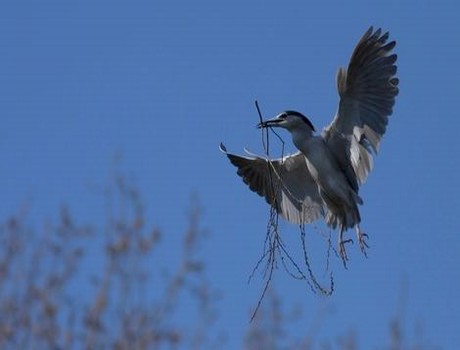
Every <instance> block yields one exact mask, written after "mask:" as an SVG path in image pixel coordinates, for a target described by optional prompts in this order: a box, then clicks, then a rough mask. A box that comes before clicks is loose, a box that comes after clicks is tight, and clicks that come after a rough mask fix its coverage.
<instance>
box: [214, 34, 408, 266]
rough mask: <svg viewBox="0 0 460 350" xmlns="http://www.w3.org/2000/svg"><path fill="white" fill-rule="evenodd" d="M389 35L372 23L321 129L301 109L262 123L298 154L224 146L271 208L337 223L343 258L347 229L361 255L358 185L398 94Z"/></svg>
mask: <svg viewBox="0 0 460 350" xmlns="http://www.w3.org/2000/svg"><path fill="white" fill-rule="evenodd" d="M388 39H389V33H388V32H387V33H384V34H382V30H381V29H378V30H375V31H374V30H373V28H372V27H370V28H369V29H368V30H367V31H366V33H365V34H364V35H363V36H362V38H361V39H360V40H359V42H358V44H357V45H356V47H355V49H354V51H353V54H352V55H351V59H350V62H349V64H348V68H347V69H344V68H340V69H339V70H338V72H337V90H338V93H339V96H340V101H339V106H338V110H337V113H336V115H335V117H334V119H333V120H332V122H331V124H330V125H329V126H327V127H325V128H324V130H323V131H322V133H320V134H315V127H314V126H313V124H312V122H311V121H310V120H309V119H308V118H307V117H306V116H305V115H303V114H302V113H300V112H297V111H293V110H286V111H284V112H282V113H279V114H278V115H277V116H276V117H275V118H273V119H270V120H267V121H263V122H261V123H260V124H259V125H258V127H259V128H274V127H278V128H284V129H286V130H287V131H289V132H290V133H291V136H292V142H293V143H294V145H295V147H296V148H297V149H298V152H296V153H294V154H291V155H287V156H285V157H282V158H279V159H272V160H269V159H266V158H263V157H258V156H255V155H252V154H248V155H247V156H239V155H235V154H231V153H228V152H227V150H226V148H225V146H224V145H223V144H221V146H220V148H221V150H222V151H223V152H224V153H225V154H226V155H227V157H228V158H229V160H230V162H231V163H232V164H233V165H234V166H236V167H237V168H238V171H237V174H238V175H239V176H241V177H242V178H243V181H244V182H245V183H246V184H247V185H248V186H249V188H250V189H251V190H252V191H254V192H256V193H257V194H259V195H260V196H262V197H265V199H266V201H267V202H268V203H269V204H270V205H271V206H273V207H274V208H275V209H276V211H277V212H278V213H279V214H280V215H281V216H282V217H284V218H285V219H286V220H288V221H289V222H291V223H294V224H299V225H303V224H307V223H311V222H313V221H315V220H318V219H320V218H323V219H324V220H325V222H326V224H327V225H328V226H329V227H331V228H332V229H337V228H338V229H339V235H338V251H339V254H340V256H341V258H342V260H343V262H344V263H345V262H346V261H347V260H348V257H347V252H346V250H345V244H346V243H349V242H352V240H351V239H344V232H345V231H346V230H347V229H352V228H354V229H355V230H356V234H357V240H358V242H359V245H360V248H361V251H362V252H363V253H364V254H366V250H365V249H366V248H368V245H367V242H366V239H367V238H368V236H367V234H366V233H364V232H363V231H362V230H361V228H360V223H361V216H360V213H359V207H358V206H359V205H362V204H363V200H362V199H361V197H360V196H359V193H358V192H359V187H360V186H361V185H362V184H363V183H364V182H365V181H366V179H367V176H368V174H369V172H370V171H371V169H372V165H373V159H372V156H373V154H376V153H377V151H378V149H379V145H380V141H381V139H382V136H383V134H384V133H385V131H386V127H387V124H388V118H389V116H390V115H391V114H392V112H393V106H394V104H395V97H396V95H397V94H398V91H399V90H398V83H399V79H398V78H397V77H396V72H397V67H396V65H395V63H396V59H397V56H396V54H394V53H391V52H392V50H393V48H394V47H395V45H396V42H395V41H390V42H388Z"/></svg>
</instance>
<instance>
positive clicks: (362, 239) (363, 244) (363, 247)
mask: <svg viewBox="0 0 460 350" xmlns="http://www.w3.org/2000/svg"><path fill="white" fill-rule="evenodd" d="M357 236H358V242H359V247H360V248H361V252H362V253H363V254H364V256H365V257H366V258H367V252H366V248H369V245H368V244H367V242H366V239H368V238H369V235H368V234H367V233H364V232H362V231H361V230H359V231H358V232H357Z"/></svg>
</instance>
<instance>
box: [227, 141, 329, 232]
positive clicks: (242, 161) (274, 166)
mask: <svg viewBox="0 0 460 350" xmlns="http://www.w3.org/2000/svg"><path fill="white" fill-rule="evenodd" d="M220 149H221V151H222V152H224V153H225V154H226V155H227V157H228V159H229V160H230V162H231V163H232V164H233V165H234V166H236V167H237V168H238V170H237V174H238V175H239V176H241V178H242V179H243V181H244V183H246V184H247V185H248V186H249V188H250V189H251V190H252V191H254V192H256V193H257V194H258V195H259V196H262V197H264V198H265V200H266V201H267V202H268V203H269V204H270V205H272V206H273V207H274V208H275V209H276V210H277V212H278V213H279V214H280V215H281V216H283V217H284V218H285V219H286V220H288V221H290V222H292V223H295V224H303V223H310V222H312V221H314V220H316V219H319V218H320V217H321V216H322V215H323V214H324V208H323V201H322V199H321V197H320V195H319V193H318V186H317V185H316V183H315V181H314V180H313V178H312V177H311V175H310V172H309V171H308V168H307V165H306V162H305V157H304V156H303V155H302V154H301V153H300V152H297V153H295V154H292V155H289V156H286V157H284V158H280V159H274V160H271V161H269V160H267V159H264V158H261V157H257V156H239V155H235V154H231V153H228V152H227V150H226V148H225V146H223V145H221V146H220Z"/></svg>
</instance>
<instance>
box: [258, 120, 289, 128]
mask: <svg viewBox="0 0 460 350" xmlns="http://www.w3.org/2000/svg"><path fill="white" fill-rule="evenodd" d="M282 121H283V120H282V119H279V118H273V119H269V120H266V121H264V122H262V123H259V124H257V128H259V129H260V128H268V127H277V126H279V123H281V122H282Z"/></svg>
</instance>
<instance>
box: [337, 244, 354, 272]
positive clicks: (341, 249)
mask: <svg viewBox="0 0 460 350" xmlns="http://www.w3.org/2000/svg"><path fill="white" fill-rule="evenodd" d="M347 243H351V244H353V240H352V239H351V238H349V239H345V240H342V239H340V240H339V255H340V257H341V258H342V262H343V266H345V268H346V267H347V261H348V256H347V250H346V249H345V244H347Z"/></svg>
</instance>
